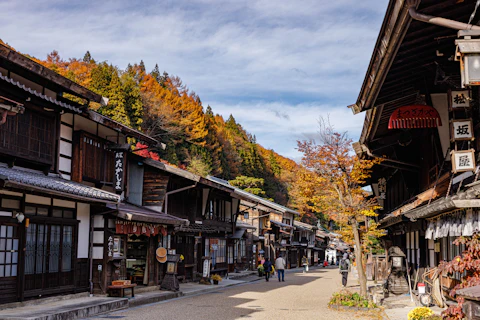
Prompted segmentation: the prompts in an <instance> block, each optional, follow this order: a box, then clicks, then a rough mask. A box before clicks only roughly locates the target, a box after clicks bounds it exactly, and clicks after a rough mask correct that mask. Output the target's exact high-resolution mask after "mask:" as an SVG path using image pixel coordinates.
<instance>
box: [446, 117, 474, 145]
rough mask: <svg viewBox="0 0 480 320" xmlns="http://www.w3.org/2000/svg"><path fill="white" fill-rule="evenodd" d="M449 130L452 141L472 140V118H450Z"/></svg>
mask: <svg viewBox="0 0 480 320" xmlns="http://www.w3.org/2000/svg"><path fill="white" fill-rule="evenodd" d="M450 132H451V133H450V137H451V140H452V141H457V140H473V122H472V119H461V120H452V121H451V126H450Z"/></svg>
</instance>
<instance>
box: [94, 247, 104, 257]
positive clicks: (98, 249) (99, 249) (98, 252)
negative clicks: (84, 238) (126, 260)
mask: <svg viewBox="0 0 480 320" xmlns="http://www.w3.org/2000/svg"><path fill="white" fill-rule="evenodd" d="M93 259H103V247H93Z"/></svg>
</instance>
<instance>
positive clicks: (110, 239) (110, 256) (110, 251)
mask: <svg viewBox="0 0 480 320" xmlns="http://www.w3.org/2000/svg"><path fill="white" fill-rule="evenodd" d="M107 257H108V260H109V261H110V260H113V237H112V236H109V237H108V242H107Z"/></svg>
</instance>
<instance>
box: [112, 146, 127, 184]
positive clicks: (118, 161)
mask: <svg viewBox="0 0 480 320" xmlns="http://www.w3.org/2000/svg"><path fill="white" fill-rule="evenodd" d="M124 171H125V152H123V151H115V174H114V179H113V186H114V188H115V192H117V193H122V192H123V186H124V179H123V177H124Z"/></svg>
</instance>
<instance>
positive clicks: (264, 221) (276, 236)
mask: <svg viewBox="0 0 480 320" xmlns="http://www.w3.org/2000/svg"><path fill="white" fill-rule="evenodd" d="M215 180H216V181H220V182H222V181H221V180H220V179H215ZM223 183H224V184H227V185H228V186H230V185H229V184H228V182H226V181H223ZM230 187H232V186H230ZM232 188H234V193H235V195H237V196H238V197H240V199H241V201H240V206H241V213H242V214H240V215H239V221H241V222H242V224H247V225H250V226H252V227H254V228H255V229H251V230H247V229H246V231H247V232H246V233H245V242H246V252H245V254H246V258H245V260H247V261H248V265H249V267H250V269H254V268H256V267H258V265H259V264H260V262H261V261H262V260H264V259H265V258H270V259H272V260H274V259H276V258H277V257H278V256H279V255H282V256H283V257H284V258H285V260H286V262H287V266H288V267H289V268H290V267H291V268H294V267H296V265H297V260H298V259H297V250H296V248H295V247H292V246H291V238H292V235H293V230H294V227H293V221H294V218H295V216H298V215H299V213H298V212H297V211H295V210H292V209H290V208H287V207H285V206H282V205H280V204H278V203H275V202H272V201H269V200H267V199H264V198H262V197H259V196H256V195H253V194H251V193H248V192H246V191H244V190H241V189H239V188H236V187H232Z"/></svg>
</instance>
